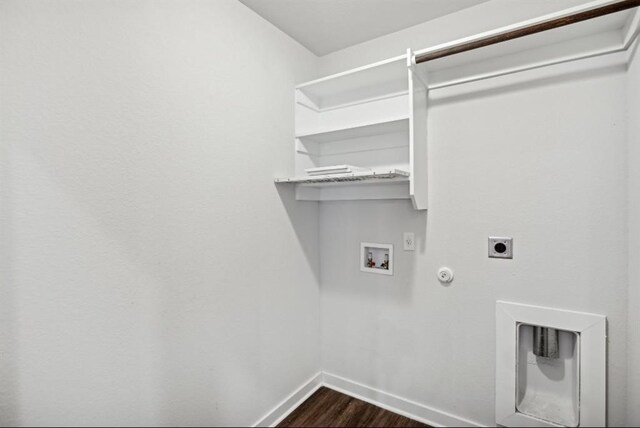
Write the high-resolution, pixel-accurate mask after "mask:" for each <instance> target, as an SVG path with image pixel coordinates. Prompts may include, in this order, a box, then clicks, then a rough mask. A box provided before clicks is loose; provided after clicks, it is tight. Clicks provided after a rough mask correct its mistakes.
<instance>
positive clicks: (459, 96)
mask: <svg viewBox="0 0 640 428" xmlns="http://www.w3.org/2000/svg"><path fill="white" fill-rule="evenodd" d="M625 68H626V65H625V64H623V63H620V64H617V65H611V64H607V65H605V66H599V67H595V68H590V69H588V70H578V71H568V72H563V73H559V74H556V75H553V76H550V77H543V76H535V77H533V78H531V79H529V80H527V81H525V82H522V81H517V82H513V83H507V82H508V80H507V79H509V77H512V76H518V77H519V76H521V75H526V74H527V72H523V73H516V74H515V75H511V76H509V75H507V76H506V77H502V78H497V79H490V80H489V83H487V82H486V81H479V82H476V83H471V84H467V85H463V86H462V88H464V89H462V88H458V87H457V86H452V87H445V88H442V89H438V90H436V91H435V93H436V94H437V96H436V97H433V99H430V100H429V106H430V107H436V106H439V105H444V104H450V103H456V102H465V101H471V100H473V99H480V98H486V97H491V96H498V95H504V94H509V93H514V92H520V91H526V90H531V89H537V88H541V87H545V86H549V85H553V84H555V83H563V82H567V81H569V80H570V81H574V82H575V81H579V80H586V79H591V78H594V77H599V76H607V75H610V74H611V73H613V72H621V73H622V72H624V70H625ZM483 83H484V84H485V85H486V84H489V85H491V87H488V88H487V87H478V86H475V85H482V84H483ZM472 88H476V89H472Z"/></svg>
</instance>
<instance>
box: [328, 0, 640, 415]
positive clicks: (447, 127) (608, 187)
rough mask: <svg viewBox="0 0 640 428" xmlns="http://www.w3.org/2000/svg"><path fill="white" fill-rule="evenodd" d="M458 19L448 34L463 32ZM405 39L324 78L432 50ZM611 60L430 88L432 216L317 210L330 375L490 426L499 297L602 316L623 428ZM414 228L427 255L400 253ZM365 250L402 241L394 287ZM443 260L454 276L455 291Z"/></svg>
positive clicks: (621, 234)
mask: <svg viewBox="0 0 640 428" xmlns="http://www.w3.org/2000/svg"><path fill="white" fill-rule="evenodd" d="M489 4H491V3H489ZM481 6H482V5H481ZM465 12H468V11H465ZM456 15H457V14H456ZM484 16H485V15H483V14H481V13H479V12H478V13H477V14H476V15H475V20H476V21H482V22H484V20H483V19H482V18H483V17H484ZM449 18H450V19H451V20H450V21H449V22H450V25H451V26H452V28H450V29H449V30H448V33H447V34H448V36H451V34H452V33H454V32H455V31H457V32H458V33H459V35H460V36H462V35H464V34H466V32H467V28H466V27H465V22H467V21H466V20H464V19H462V20H457V17H455V19H454V15H450V17H449ZM507 19H508V18H507ZM423 25H424V27H423V28H422V30H423V31H425V32H427V31H428V29H429V23H428V24H423ZM439 28H441V27H440V24H438V26H437V27H434V28H432V31H433V32H434V33H437V31H436V30H437V29H439ZM400 33H402V34H400ZM400 33H396V34H394V35H391V36H388V37H386V38H381V39H377V40H375V41H372V42H367V43H364V44H362V45H359V46H355V47H352V48H348V49H345V50H344V51H341V52H338V53H335V54H332V55H329V56H328V57H323V58H321V68H323V69H324V70H325V71H332V72H333V71H340V70H342V69H346V68H349V67H351V66H353V65H354V62H356V61H358V60H360V59H364V58H366V59H367V60H376V59H380V55H387V56H390V55H397V54H401V53H402V52H403V50H404V48H406V47H407V46H411V47H413V48H417V49H419V48H424V47H427V46H428V45H429V43H424V44H423V39H421V38H420V39H414V38H413V37H414V32H413V31H412V30H406V32H404V33H403V32H400ZM434 37H435V36H434ZM449 38H451V37H449ZM392 51H393V52H392ZM613 58H615V59H617V60H619V59H620V58H619V55H618V56H613V57H607V58H600V59H596V60H589V61H587V62H580V63H576V64H569V65H564V66H557V67H554V68H552V69H545V70H542V71H535V72H528V73H524V74H520V75H516V76H507V77H503V78H499V79H493V80H491V81H486V82H479V83H475V84H469V85H465V86H464V87H458V88H449V89H442V90H439V91H433V92H432V94H431V107H430V111H429V115H430V116H429V153H430V158H429V165H430V170H429V175H430V177H429V181H430V195H429V199H430V202H429V207H430V208H429V211H428V212H427V213H419V212H416V211H414V210H413V209H412V208H411V204H410V203H409V202H405V201H395V202H392V201H384V202H335V203H323V204H321V207H320V237H321V277H322V308H321V311H322V312H321V319H322V338H323V342H322V350H323V363H322V364H323V368H324V370H326V371H327V372H329V373H333V374H336V375H339V376H342V377H345V378H348V379H351V380H353V381H356V382H360V383H363V384H366V385H369V386H372V387H375V388H378V389H381V390H383V391H386V392H389V393H392V394H396V395H399V396H401V397H404V398H407V399H410V400H414V401H416V402H419V403H422V404H425V405H428V406H432V407H435V408H437V409H440V410H442V411H446V412H449V413H452V414H454V415H458V416H460V417H463V418H466V419H470V420H473V421H476V422H477V423H480V424H484V425H493V424H494V423H495V418H494V393H495V387H494V383H495V373H494V372H495V368H494V367H495V318H494V313H495V301H496V300H498V299H504V300H511V301H515V302H521V303H530V304H538V305H543V306H551V307H557V308H565V309H572V310H579V311H587V312H594V313H599V314H604V315H606V316H607V317H608V323H609V324H608V325H609V330H608V335H609V344H608V358H609V365H608V391H609V392H608V422H609V424H610V425H612V426H618V425H622V424H624V423H625V421H626V418H627V414H626V407H627V400H626V399H627V394H626V388H627V382H626V378H627V347H626V341H627V329H626V326H627V301H626V297H627V277H628V273H627V262H628V248H627V175H628V173H627V144H626V136H627V135H626V133H627V130H626V126H627V124H626V117H627V116H626V103H625V99H626V95H625V94H626V91H627V86H626V84H627V81H626V74H625V70H624V68H623V67H622V66H621V65H620V63H618V62H617V63H615V64H617V65H614V63H613V62H612V59H613ZM405 231H413V232H416V239H417V241H418V251H416V252H414V253H411V252H404V251H402V249H401V248H402V247H401V243H402V233H403V232H405ZM491 235H498V236H513V237H514V254H515V256H514V259H513V260H495V259H488V258H487V237H488V236H491ZM361 241H369V242H383V243H393V244H394V245H396V251H395V254H396V265H395V271H394V276H393V277H384V276H380V275H372V274H367V273H361V272H360V271H359V269H358V256H359V253H358V249H359V243H360V242H361ZM440 266H449V267H451V268H452V269H453V270H454V272H455V280H454V282H453V283H452V284H451V285H450V286H442V285H441V284H440V283H439V282H438V281H437V279H436V276H435V275H436V271H437V269H438V268H439V267H440ZM636 361H637V360H636ZM629 406H635V403H634V402H633V401H629Z"/></svg>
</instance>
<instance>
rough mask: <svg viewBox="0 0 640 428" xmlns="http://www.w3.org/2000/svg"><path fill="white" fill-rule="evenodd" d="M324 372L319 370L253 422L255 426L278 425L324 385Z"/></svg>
mask: <svg viewBox="0 0 640 428" xmlns="http://www.w3.org/2000/svg"><path fill="white" fill-rule="evenodd" d="M322 377H323V376H322V372H319V373H318V374H316V375H315V376H313V377H312V378H311V379H309V380H308V381H306V382H305V383H303V384H302V386H300V388H298V389H297V390H296V391H295V392H294V393H293V394H291V395H290V396H289V397H287V398H286V399H284V401H282V402H281V403H280V404H278V405H277V406H276V407H274V408H273V409H272V410H271V411H270V412H269V413H267V414H266V415H265V416H263V417H262V419H260V420H259V421H258V422H256V423H255V424H253V426H254V427H273V426H276V425H278V424H279V423H280V422H282V420H283V419H284V418H286V417H287V416H288V415H289V413H291V412H292V411H294V410H295V409H296V407H298V406H299V405H300V404H302V403H303V402H304V401H305V400H306V399H307V398H309V397H310V396H311V394H313V393H314V392H316V391H317V390H318V389H319V388H320V387H321V386H322Z"/></svg>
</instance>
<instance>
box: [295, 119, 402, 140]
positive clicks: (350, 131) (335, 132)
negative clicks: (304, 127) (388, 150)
mask: <svg viewBox="0 0 640 428" xmlns="http://www.w3.org/2000/svg"><path fill="white" fill-rule="evenodd" d="M408 129H409V115H406V116H405V117H399V118H391V119H388V120H383V121H376V122H370V123H361V124H355V125H353V126H349V127H341V128H337V129H325V130H322V131H318V132H312V133H305V134H300V135H296V138H300V139H302V140H307V141H312V142H314V143H327V142H330V141H342V140H350V139H353V138H363V137H370V136H373V135H385V134H392V133H394V132H401V131H404V130H408Z"/></svg>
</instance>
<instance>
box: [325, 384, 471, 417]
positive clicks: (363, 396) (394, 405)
mask: <svg viewBox="0 0 640 428" xmlns="http://www.w3.org/2000/svg"><path fill="white" fill-rule="evenodd" d="M322 383H323V385H324V386H326V387H327V388H331V389H335V390H336V391H338V392H342V393H344V394H347V395H350V396H352V397H354V398H358V399H360V400H362V401H366V402H368V403H371V404H373V405H375V406H378V407H382V408H383V409H386V410H389V411H391V412H394V413H397V414H399V415H402V416H406V417H408V418H411V419H414V420H416V421H418V422H422V423H425V424H427V425H431V426H434V427H447V426H449V427H482V426H484V425H482V424H479V423H477V422H474V421H470V420H468V419H464V418H461V417H458V416H455V415H452V414H450V413H447V412H443V411H442V410H438V409H434V408H432V407H428V406H425V405H423V404H420V403H416V402H415V401H411V400H407V399H405V398H402V397H398V396H397V395H393V394H389V393H387V392H383V391H380V390H379V389H376V388H372V387H370V386H367V385H363V384H361V383H358V382H354V381H352V380H349V379H345V378H343V377H341V376H337V375H333V374H330V373H326V372H324V373H323V382H322Z"/></svg>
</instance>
